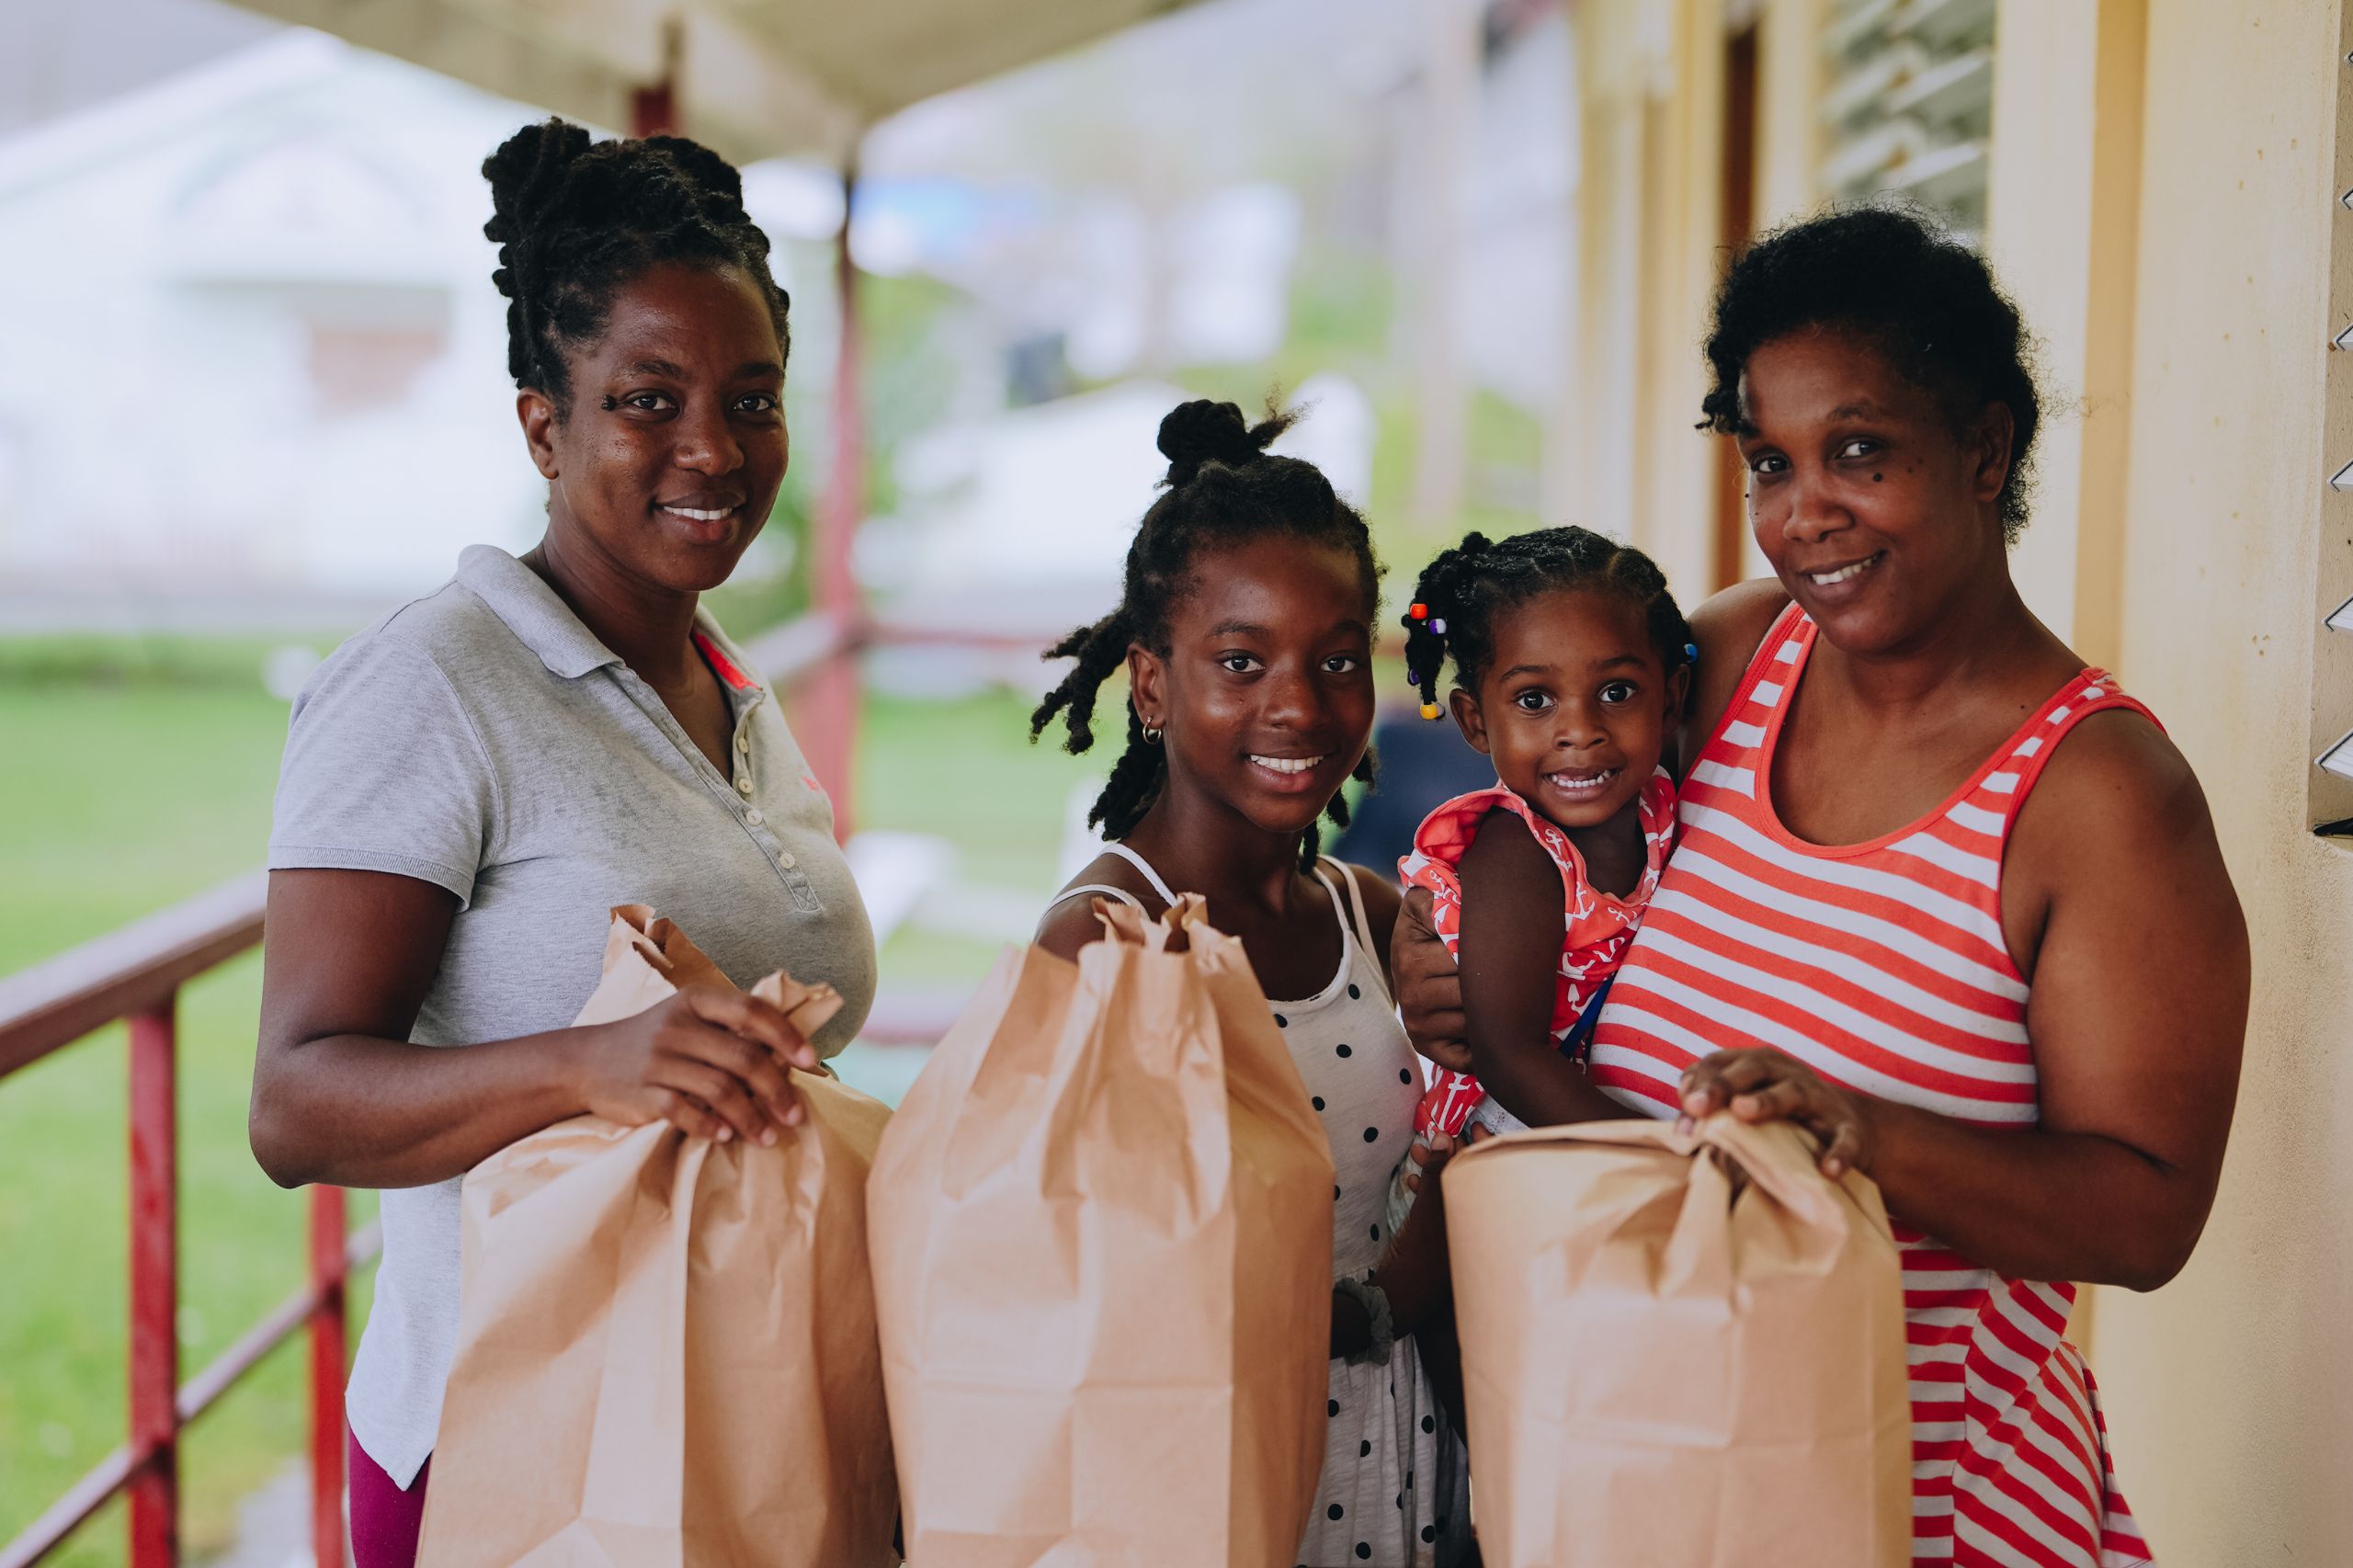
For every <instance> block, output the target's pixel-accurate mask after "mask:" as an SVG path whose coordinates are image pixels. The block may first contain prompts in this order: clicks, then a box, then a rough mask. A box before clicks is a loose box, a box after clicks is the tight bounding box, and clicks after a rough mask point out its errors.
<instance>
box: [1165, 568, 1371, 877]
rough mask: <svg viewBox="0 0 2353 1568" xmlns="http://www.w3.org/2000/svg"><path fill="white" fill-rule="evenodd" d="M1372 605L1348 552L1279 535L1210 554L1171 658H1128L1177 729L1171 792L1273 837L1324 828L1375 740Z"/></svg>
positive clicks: (1180, 609)
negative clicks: (1321, 819) (1320, 823)
mask: <svg viewBox="0 0 2353 1568" xmlns="http://www.w3.org/2000/svg"><path fill="white" fill-rule="evenodd" d="M1367 597H1368V596H1367V594H1366V591H1365V584H1364V578H1363V575H1362V567H1361V565H1360V564H1359V562H1358V558H1357V555H1356V552H1355V551H1350V550H1347V549H1346V548H1344V547H1341V546H1338V545H1318V544H1310V543H1306V542H1304V541H1302V540H1297V539H1267V540H1254V541H1252V542H1250V543H1247V544H1239V545H1232V546H1226V547H1222V548H1217V549H1211V550H1204V551H1202V552H1201V553H1200V554H1199V556H1198V557H1196V559H1195V560H1194V562H1193V569H1192V581H1191V583H1190V585H1189V587H1188V591H1187V592H1186V594H1185V596H1184V597H1183V598H1182V599H1181V600H1180V601H1178V603H1177V604H1176V606H1175V607H1174V608H1172V610H1171V612H1170V614H1169V617H1168V652H1167V653H1166V654H1165V655H1163V654H1158V653H1153V652H1152V651H1150V650H1149V649H1145V648H1141V647H1139V648H1134V649H1131V650H1130V652H1129V654H1128V675H1129V678H1130V680H1131V683H1132V688H1133V691H1134V701H1135V704H1136V711H1137V713H1138V714H1139V715H1140V716H1142V720H1143V722H1144V723H1145V724H1146V725H1147V726H1149V727H1151V728H1154V729H1158V730H1163V731H1165V732H1166V736H1165V742H1164V744H1165V745H1166V747H1167V751H1168V785H1167V788H1168V789H1169V790H1171V791H1172V792H1175V791H1188V792H1191V793H1195V794H1198V795H1199V796H1202V797H1206V798H1207V799H1209V800H1211V801H1215V802H1217V803H1218V804H1220V805H1221V806H1222V807H1223V808H1225V809H1226V810H1229V811H1232V812H1235V813H1237V814H1238V815H1240V816H1242V817H1243V818H1245V819H1246V820H1247V821H1248V822H1249V823H1250V824H1253V825H1254V826H1256V827H1257V828H1259V829H1261V830H1263V831H1265V832H1267V833H1270V834H1284V835H1291V834H1301V833H1304V832H1306V830H1307V829H1308V828H1310V827H1312V826H1313V825H1314V824H1315V819H1316V818H1317V816H1319V815H1320V814H1322V812H1323V811H1324V806H1325V805H1326V804H1327V803H1328V802H1329V801H1331V799H1332V797H1333V796H1334V795H1336V793H1338V792H1339V790H1340V787H1341V785H1343V784H1344V783H1346V782H1347V777H1348V774H1349V772H1350V771H1351V770H1352V769H1354V768H1355V767H1356V765H1357V763H1358V759H1359V758H1361V757H1362V756H1364V751H1365V746H1366V744H1367V743H1368V742H1369V741H1370V739H1371V736H1372V710H1373V699H1372V614H1373V607H1372V606H1371V605H1370V603H1368V602H1367Z"/></svg>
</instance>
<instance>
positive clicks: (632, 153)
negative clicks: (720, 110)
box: [482, 119, 791, 417]
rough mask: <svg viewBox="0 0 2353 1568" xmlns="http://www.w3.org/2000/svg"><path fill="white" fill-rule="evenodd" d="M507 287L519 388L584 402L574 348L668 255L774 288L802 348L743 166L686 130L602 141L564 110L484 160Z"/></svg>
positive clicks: (781, 341)
mask: <svg viewBox="0 0 2353 1568" xmlns="http://www.w3.org/2000/svg"><path fill="white" fill-rule="evenodd" d="M482 173H483V178H484V179H486V180H488V181H489V182H490V198H491V209H492V211H491V219H490V222H487V223H485V224H483V231H482V232H483V233H484V234H486V235H488V236H489V237H490V238H491V239H493V240H494V241H496V242H497V244H498V270H497V271H495V272H494V273H492V274H491V280H492V281H493V282H494V283H496V284H497V285H498V291H499V292H500V293H502V294H504V295H506V301H507V302H506V368H507V370H508V371H509V372H510V373H511V374H512V375H513V376H514V378H515V384H516V385H517V386H518V387H529V388H531V389H533V390H535V391H538V392H545V393H546V394H547V395H548V397H549V398H550V399H551V400H552V401H553V402H554V403H555V406H556V412H557V415H558V416H559V417H564V416H568V415H570V413H571V409H572V378H571V374H570V371H569V369H568V367H567V365H566V363H565V359H564V355H565V352H566V351H567V350H569V349H572V348H575V347H579V346H580V345H582V344H586V343H593V342H594V341H596V338H597V335H598V334H599V333H601V332H602V331H604V328H605V318H606V314H607V312H609V311H610V310H611V308H612V302H613V295H614V293H615V292H616V291H617V290H620V287H621V285H623V284H625V283H627V282H628V281H629V280H630V279H631V278H636V277H638V276H640V275H641V274H642V273H643V272H645V271H646V269H647V268H649V267H656V266H659V265H661V264H663V263H665V262H678V263H684V264H686V265H688V266H692V267H734V268H736V269H738V270H739V271H741V272H743V273H744V274H745V275H746V276H747V277H749V278H751V279H752V281H753V282H754V283H755V284H756V285H757V287H758V288H759V290H760V291H761V293H762V294H764V295H765V296H766V297H767V304H768V312H769V313H770V314H771V315H772V316H773V317H774V318H775V320H776V335H777V343H778V346H779V347H780V348H782V349H785V350H786V351H788V352H789V351H790V348H791V330H790V326H789V324H788V323H787V320H786V314H787V312H788V310H789V308H790V304H791V301H790V300H789V299H788V298H787V297H786V295H785V292H784V290H781V289H779V288H778V287H777V285H776V278H774V277H773V276H772V275H771V274H770V273H769V271H768V239H767V235H766V234H764V233H761V232H760V229H759V226H758V225H757V224H756V223H754V222H752V221H751V219H750V218H748V217H746V216H745V212H744V181H743V177H742V176H740V175H738V174H737V173H736V172H735V168H734V165H732V164H730V163H728V162H727V160H726V159H724V158H722V157H721V156H720V155H719V154H718V153H714V152H712V151H711V150H710V148H708V147H705V146H703V145H702V144H701V143H700V142H689V141H688V140H687V139H686V138H685V137H683V136H649V137H647V138H645V139H644V140H642V141H625V142H593V141H591V140H590V138H589V135H588V132H587V131H584V130H582V129H581V128H580V127H579V126H577V125H573V124H569V123H567V122H566V121H564V120H561V119H548V120H543V121H541V122H540V123H539V124H537V125H527V126H525V127H524V128H523V129H522V130H520V131H517V132H516V133H515V134H514V135H512V136H510V137H508V138H507V139H506V141H505V142H503V143H501V144H500V146H499V148H498V150H497V151H496V152H494V153H492V154H491V155H490V156H489V157H487V158H485V159H483V165H482Z"/></svg>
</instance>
